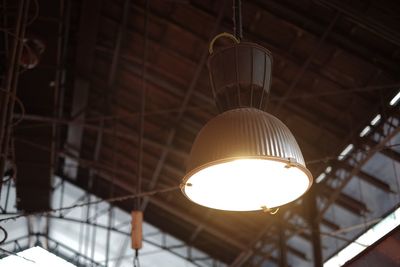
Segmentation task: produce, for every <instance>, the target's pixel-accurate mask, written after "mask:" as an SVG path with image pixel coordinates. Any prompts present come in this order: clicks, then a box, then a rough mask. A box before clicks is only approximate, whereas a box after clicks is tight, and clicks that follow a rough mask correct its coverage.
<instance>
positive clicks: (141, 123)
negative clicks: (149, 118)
mask: <svg viewBox="0 0 400 267" xmlns="http://www.w3.org/2000/svg"><path fill="white" fill-rule="evenodd" d="M149 8H150V0H146V11H145V14H144V29H143V39H144V40H143V60H142V61H143V68H142V90H141V103H140V116H139V118H140V120H139V150H138V153H139V154H138V173H137V189H136V193H137V194H140V193H141V190H142V173H143V133H144V115H145V110H146V92H147V82H146V74H147V67H146V64H147V63H146V62H147V50H148V49H147V42H148V24H149ZM140 205H141V199H140V198H137V199H136V209H137V210H139V209H140Z"/></svg>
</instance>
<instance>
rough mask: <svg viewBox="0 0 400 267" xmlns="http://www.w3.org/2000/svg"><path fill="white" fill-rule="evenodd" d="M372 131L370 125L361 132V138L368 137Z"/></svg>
mask: <svg viewBox="0 0 400 267" xmlns="http://www.w3.org/2000/svg"><path fill="white" fill-rule="evenodd" d="M370 131H371V127H370V126H369V125H368V126H365V128H364V129H363V130H362V131H361V132H360V137H364V136H366V135H367V134H368V133H369V132H370Z"/></svg>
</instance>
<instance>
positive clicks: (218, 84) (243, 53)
mask: <svg viewBox="0 0 400 267" xmlns="http://www.w3.org/2000/svg"><path fill="white" fill-rule="evenodd" d="M234 17H237V16H236V14H234ZM239 17H240V16H239ZM240 24H241V23H240ZM235 29H236V27H235ZM234 32H237V30H234ZM220 38H229V39H230V40H231V41H232V44H230V45H227V46H224V47H222V48H220V49H218V50H216V51H214V43H215V41H216V40H218V39H220ZM209 52H210V56H209V58H208V70H209V76H210V84H211V88H212V92H213V96H214V99H215V102H216V105H217V107H218V108H219V110H220V111H221V112H222V113H221V114H220V115H218V116H216V117H215V118H213V119H211V120H210V121H209V122H208V123H207V124H206V125H205V126H204V127H203V129H201V130H200V132H199V133H198V135H197V137H196V139H195V141H194V143H193V146H192V149H191V152H190V156H189V159H188V162H187V171H186V175H185V177H184V178H183V182H182V186H181V189H182V192H183V193H184V195H185V196H186V197H187V198H189V199H190V200H191V201H193V202H195V203H197V204H200V205H202V206H206V207H209V208H214V209H221V210H231V211H251V210H264V211H271V210H272V208H276V207H279V206H282V205H284V204H287V203H289V202H292V201H294V200H296V199H298V198H299V197H300V196H302V195H303V194H304V193H305V192H306V191H307V190H308V189H309V188H310V186H311V184H312V180H313V178H312V175H311V173H310V171H309V170H308V169H307V168H306V166H305V162H304V159H303V156H302V153H301V150H300V148H299V146H298V144H297V142H296V139H295V138H294V136H293V135H292V133H291V132H290V130H289V129H288V128H287V127H286V126H285V125H284V124H283V123H282V122H281V121H280V120H279V119H278V118H276V117H274V116H273V115H271V114H269V113H267V112H265V111H264V110H265V109H266V104H267V100H268V95H269V91H270V83H271V70H272V56H271V53H270V52H269V51H268V50H267V49H265V48H264V47H262V46H260V45H257V44H255V43H250V42H241V41H240V39H239V36H238V35H237V36H233V35H231V34H229V33H221V34H219V35H217V36H216V37H215V38H214V39H213V40H212V41H211V43H210V49H209Z"/></svg>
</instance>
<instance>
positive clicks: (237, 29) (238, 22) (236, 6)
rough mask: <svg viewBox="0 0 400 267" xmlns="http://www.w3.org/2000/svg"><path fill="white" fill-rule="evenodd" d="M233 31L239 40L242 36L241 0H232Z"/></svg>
mask: <svg viewBox="0 0 400 267" xmlns="http://www.w3.org/2000/svg"><path fill="white" fill-rule="evenodd" d="M232 9H233V16H232V21H233V33H234V35H235V37H236V38H237V39H239V40H241V39H242V38H243V29H242V27H243V26H242V1H241V0H233V7H232Z"/></svg>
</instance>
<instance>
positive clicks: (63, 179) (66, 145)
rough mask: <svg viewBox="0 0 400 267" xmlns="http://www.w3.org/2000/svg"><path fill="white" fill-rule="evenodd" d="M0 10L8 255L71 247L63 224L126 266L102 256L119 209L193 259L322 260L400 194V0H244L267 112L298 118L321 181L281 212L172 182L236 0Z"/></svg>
mask: <svg viewBox="0 0 400 267" xmlns="http://www.w3.org/2000/svg"><path fill="white" fill-rule="evenodd" d="M0 5H1V10H0V12H1V22H0V25H1V27H0V33H1V35H2V41H1V51H0V52H1V62H2V64H1V75H2V76H1V91H0V112H1V113H0V127H1V128H0V130H1V132H0V156H1V157H0V167H1V168H0V171H1V172H2V173H4V175H2V177H3V176H4V178H3V181H2V183H1V199H0V200H1V201H0V204H1V212H2V213H3V214H2V215H1V218H2V219H6V218H8V217H9V216H15V215H18V216H19V215H23V216H22V217H21V218H18V219H15V220H8V221H5V220H4V221H0V226H2V227H3V228H4V229H5V230H6V231H8V232H9V240H8V241H9V243H7V251H8V252H9V253H14V252H17V251H20V250H22V249H25V248H27V247H30V246H33V245H35V244H36V245H38V244H44V243H46V242H47V243H46V244H47V245H46V246H47V248H48V249H50V248H53V249H52V250H53V251H57V250H56V249H55V248H56V247H58V248H60V247H62V246H64V247H65V244H64V245H63V243H64V241H63V239H65V238H66V237H65V233H64V235H62V234H57V233H62V232H63V227H60V225H61V224H62V223H66V222H67V221H68V222H70V223H74V224H76V227H81V228H80V229H81V230H79V231H78V232H76V238H75V241H76V239H79V240H81V241H79V242H77V243H76V244H75V245H76V246H77V249H75V250H71V249H70V250H68V251H69V252H67V249H64V250H65V251H64V252H63V253H62V252H60V251H58V254H59V255H61V256H63V257H64V258H66V259H67V260H70V259H71V257H72V256H71V255H73V257H75V258H74V260H71V262H72V261H73V262H74V264H76V265H77V266H111V265H114V266H125V265H126V266H130V265H128V263H129V262H124V261H123V260H116V261H112V262H111V260H112V259H115V258H116V259H118V258H122V257H125V254H126V253H125V252H126V251H127V250H128V251H129V243H127V242H128V241H129V240H128V239H126V238H125V237H126V235H129V224H130V221H129V216H128V215H127V214H126V213H130V212H131V211H132V210H133V209H140V210H142V211H143V212H144V219H145V221H146V225H148V226H146V227H148V229H150V230H149V231H145V232H144V239H145V241H146V240H147V241H148V243H147V244H150V245H151V246H154V247H156V248H158V249H160V250H162V251H163V252H166V253H167V254H168V253H169V254H171V255H172V254H173V255H175V256H176V257H177V258H179V259H182V260H184V261H187V262H188V264H193V266H233V267H237V266H254V267H256V266H300V267H302V266H322V264H323V262H326V261H327V260H329V259H330V258H332V257H333V256H334V255H336V254H337V253H338V252H339V251H340V250H341V249H343V248H344V247H346V246H347V245H348V244H350V243H352V242H353V241H354V240H355V239H357V238H358V237H359V236H360V235H362V234H363V233H364V232H366V231H367V230H368V229H369V228H370V227H371V226H373V225H375V224H376V223H379V221H380V220H381V219H382V218H383V217H385V216H387V215H388V214H390V213H392V212H393V211H395V210H396V209H397V208H398V207H399V204H400V186H399V184H400V146H399V143H400V133H399V132H400V108H399V107H400V101H399V98H400V95H399V93H400V89H399V88H400V64H399V62H400V17H399V13H400V3H399V2H398V1H395V0H386V1H378V0H369V1H366V0H365V1H364V0H360V1H339V0H299V1H289V0H283V1H279V0H270V1H266V0H243V1H242V19H243V40H248V41H251V42H255V43H257V44H259V45H261V46H263V47H265V48H267V49H268V50H269V51H270V52H271V53H272V57H273V69H272V82H271V94H270V95H269V100H268V105H267V106H266V107H265V109H264V110H266V111H268V112H269V113H271V114H273V115H274V116H276V117H277V118H279V119H280V120H281V121H283V122H284V123H285V125H287V126H288V128H289V129H290V130H291V132H292V133H293V135H294V136H295V138H296V140H297V142H298V143H299V146H300V148H301V150H302V153H303V156H304V159H305V162H306V165H307V168H308V169H309V170H310V171H311V173H312V175H313V177H314V183H313V185H312V187H311V189H310V190H309V191H308V192H307V194H306V195H305V196H304V197H302V198H300V199H299V200H297V201H295V202H293V203H290V204H288V205H285V206H282V207H281V208H280V210H279V211H278V213H276V214H274V215H273V214H269V213H265V212H262V211H254V212H232V211H220V210H213V209H208V208H205V207H202V206H199V205H196V204H194V203H192V202H190V201H189V200H188V199H187V198H185V197H184V195H183V194H182V193H181V192H180V190H179V184H180V183H181V180H182V178H183V177H184V175H185V171H186V162H187V159H188V156H189V153H190V149H191V145H192V143H193V141H194V139H195V137H196V135H197V133H198V132H199V130H200V129H201V128H202V127H203V126H204V124H205V123H206V122H207V121H209V120H210V119H211V118H213V117H215V116H216V115H217V114H218V110H217V108H216V105H215V103H214V99H213V96H212V92H211V89H210V84H209V75H208V70H207V58H208V56H209V43H210V41H211V40H212V38H213V37H214V36H215V35H217V34H218V33H220V32H232V1H230V0H219V1H212V0H147V1H131V0H102V1H98V0H57V1H44V0H18V1H7V0H2V1H0ZM219 45H220V46H223V45H224V42H221V43H220V44H219ZM142 108H144V113H143V112H141V109H142ZM223 138H224V136H221V139H223ZM238 141H239V140H238ZM139 175H140V176H141V177H142V179H140V181H141V185H140V188H139V187H138V181H139V179H138V176H139ZM288 186H290V185H288ZM174 187H176V188H175V190H167V189H169V188H174ZM68 188H70V189H68ZM71 188H73V189H71ZM13 190H14V191H15V193H12V192H13ZM71 190H72V191H71ZM74 190H75V191H74ZM71 192H75V193H71ZM76 192H78V193H76ZM137 192H151V193H152V194H148V195H146V196H144V197H143V198H142V201H141V203H140V207H138V206H137V203H136V202H135V201H134V200H133V199H123V200H121V201H117V202H113V203H112V205H111V204H107V205H105V206H101V205H97V204H95V205H89V206H87V208H80V209H79V212H76V211H75V212H72V211H71V213H68V214H67V212H64V213H63V212H45V213H43V211H50V210H51V209H55V208H60V207H64V206H67V205H75V204H79V203H87V202H90V201H93V200H99V199H108V198H115V197H119V196H126V195H131V194H135V193H137ZM65 194H66V195H65ZM64 195H65V197H64ZM72 196H73V197H72ZM237 197H238V199H240V198H241V196H240V195H238V196H237ZM67 199H68V200H67ZM103 204H104V203H103ZM117 213H120V214H123V215H120V217H118V216H117V215H116V214H117ZM25 215H26V216H25ZM21 220H24V221H23V222H22V223H21ZM124 220H127V221H124ZM18 221H19V222H18ZM26 227H27V228H26ZM35 227H36V228H37V229H36V230H35ZM22 228H23V230H21V229H22ZM65 228H66V229H69V228H68V227H67V226H65ZM97 228H99V229H101V230H99V231H103V232H104V238H102V239H99V240H102V241H99V240H97V243H96V240H95V238H96V234H95V233H94V232H93V229H97ZM18 229H20V230H18ZM56 229H58V230H57V231H58V232H57V233H56V232H55V231H56ZM85 229H86V230H85ZM15 231H17V232H18V231H19V232H18V233H22V232H21V231H23V233H24V234H23V235H22V236H23V238H25V241H23V242H25V243H23V244H24V245H16V244H19V243H18V236H17V235H15V236H14V239H13V238H11V235H12V234H11V232H13V233H14V232H15ZM71 231H72V230H71ZM25 232H26V233H25ZM72 232H73V231H72ZM154 232H156V233H158V235H157V234H154ZM74 233H75V232H74ZM115 234H120V235H122V236H124V238H122V237H121V238H120V239H113V237H112V236H113V235H115ZM71 235H72V234H71ZM155 236H156V237H155ZM26 240H28V241H26ZM46 240H47V241H46ZM49 240H50V241H49ZM83 240H86V241H83ZM125 240H128V241H125ZM168 240H174V241H171V242H169V241H168ZM147 241H146V242H147ZM5 242H7V241H5ZM21 242H22V241H20V243H21ZM65 242H66V241H65ZM99 242H100V243H101V242H102V243H103V244H98V243H99ZM146 242H145V246H146ZM67 243H68V242H67ZM116 243H118V244H117V245H116ZM57 244H58V245H57ZM46 246H45V247H46ZM114 246H118V247H120V248H121V249H120V251H119V250H115V247H114ZM100 247H101V249H102V252H98V251H97V248H100ZM110 247H111V248H110ZM107 248H108V249H107ZM71 251H72V252H71ZM3 252H4V251H3ZM68 253H69V254H68ZM96 253H97V254H96ZM99 253H100V254H99ZM67 254H68V255H69V256H68V255H67ZM95 254H96V255H97V256H95ZM150 254H151V251H150V253H149V254H148V256H146V253H143V255H141V256H140V257H141V259H142V262H145V259H146V257H150ZM384 256H385V255H383V256H382V257H384ZM386 256H388V255H386ZM132 257H133V253H132V254H131V255H128V258H130V261H131V259H132ZM158 264H160V263H157V261H154V262H152V261H148V262H147V265H143V266H155V265H158ZM158 266H160V265H158ZM165 266H178V265H177V263H175V265H174V264H173V263H171V264H170V265H168V264H166V265H165ZM182 266H185V265H182ZM190 266H192V265H190Z"/></svg>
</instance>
